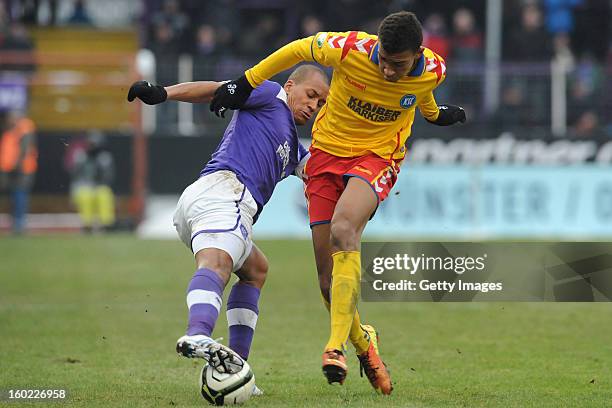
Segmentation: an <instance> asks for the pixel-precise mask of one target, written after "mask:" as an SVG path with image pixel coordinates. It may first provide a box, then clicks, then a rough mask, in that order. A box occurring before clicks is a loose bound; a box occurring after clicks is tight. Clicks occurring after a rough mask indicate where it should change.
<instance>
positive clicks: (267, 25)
mask: <svg viewBox="0 0 612 408" xmlns="http://www.w3.org/2000/svg"><path fill="white" fill-rule="evenodd" d="M254 17H255V16H254ZM255 18H256V20H255V21H253V24H252V25H249V26H248V27H245V29H244V31H243V34H242V41H241V44H240V53H241V54H243V55H264V54H270V53H272V52H273V51H275V50H276V49H277V48H279V47H280V46H282V45H284V43H286V41H282V40H281V41H279V37H281V36H282V29H283V27H282V25H281V22H280V21H279V19H278V18H277V17H276V16H275V15H274V14H271V13H268V12H267V11H265V12H263V13H261V14H260V15H258V16H256V17H255Z"/></svg>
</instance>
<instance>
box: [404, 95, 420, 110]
mask: <svg viewBox="0 0 612 408" xmlns="http://www.w3.org/2000/svg"><path fill="white" fill-rule="evenodd" d="M415 102H416V95H413V94H406V95H404V96H402V99H400V106H401V107H402V108H404V109H408V108H409V107H411V106H412V105H414V103H415Z"/></svg>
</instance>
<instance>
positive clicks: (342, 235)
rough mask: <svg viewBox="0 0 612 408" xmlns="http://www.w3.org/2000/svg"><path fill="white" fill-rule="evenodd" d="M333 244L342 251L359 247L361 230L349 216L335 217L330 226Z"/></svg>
mask: <svg viewBox="0 0 612 408" xmlns="http://www.w3.org/2000/svg"><path fill="white" fill-rule="evenodd" d="M330 235H331V244H332V246H333V247H335V248H338V249H339V250H341V251H351V250H356V249H358V247H359V232H358V229H357V227H356V226H355V225H353V223H352V222H350V220H349V219H348V218H345V217H342V216H339V217H334V219H332V222H331V227H330Z"/></svg>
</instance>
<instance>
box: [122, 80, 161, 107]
mask: <svg viewBox="0 0 612 408" xmlns="http://www.w3.org/2000/svg"><path fill="white" fill-rule="evenodd" d="M136 98H139V99H140V100H141V101H143V102H144V103H146V104H147V105H157V104H158V103H162V102H164V101H165V100H166V99H168V92H166V90H165V89H164V87H163V86H159V85H151V83H150V82H148V81H138V82H134V83H133V84H132V86H131V87H130V90H129V92H128V96H127V100H128V101H129V102H132V101H133V100H134V99H136Z"/></svg>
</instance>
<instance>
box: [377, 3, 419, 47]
mask: <svg viewBox="0 0 612 408" xmlns="http://www.w3.org/2000/svg"><path fill="white" fill-rule="evenodd" d="M378 41H380V44H381V46H382V47H383V49H384V50H385V51H386V52H388V53H389V54H397V53H398V52H404V51H408V50H410V51H413V52H415V53H416V52H418V51H419V49H420V47H421V44H422V43H423V27H421V23H420V22H419V20H418V19H417V17H416V16H415V15H414V13H411V12H409V11H398V12H397V13H393V14H389V15H388V16H387V17H385V18H384V20H383V21H382V22H381V23H380V26H379V27H378Z"/></svg>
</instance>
